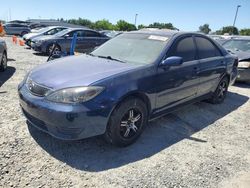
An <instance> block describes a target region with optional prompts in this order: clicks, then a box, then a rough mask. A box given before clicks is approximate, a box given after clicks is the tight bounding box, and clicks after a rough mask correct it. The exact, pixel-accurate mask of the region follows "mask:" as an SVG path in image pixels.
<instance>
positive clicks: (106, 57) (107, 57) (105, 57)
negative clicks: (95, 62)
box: [87, 53, 126, 63]
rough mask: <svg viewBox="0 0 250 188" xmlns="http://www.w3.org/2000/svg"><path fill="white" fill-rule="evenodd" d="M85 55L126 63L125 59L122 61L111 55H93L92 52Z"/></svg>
mask: <svg viewBox="0 0 250 188" xmlns="http://www.w3.org/2000/svg"><path fill="white" fill-rule="evenodd" d="M87 55H90V56H93V57H99V58H104V59H109V60H114V61H119V62H121V63H126V62H125V61H122V60H120V59H116V58H113V57H111V56H102V55H94V54H92V53H88V54H87Z"/></svg>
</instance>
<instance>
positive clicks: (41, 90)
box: [26, 78, 51, 97]
mask: <svg viewBox="0 0 250 188" xmlns="http://www.w3.org/2000/svg"><path fill="white" fill-rule="evenodd" d="M26 86H27V88H28V89H29V91H30V92H31V93H32V94H33V95H36V96H39V97H43V96H45V95H46V93H48V92H49V91H50V90H51V89H50V88H48V87H45V86H42V85H40V84H37V83H36V82H34V81H33V80H32V79H30V78H28V80H27V82H26Z"/></svg>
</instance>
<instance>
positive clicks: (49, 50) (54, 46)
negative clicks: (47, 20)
mask: <svg viewBox="0 0 250 188" xmlns="http://www.w3.org/2000/svg"><path fill="white" fill-rule="evenodd" d="M60 52H61V48H60V46H59V45H58V44H50V45H49V46H48V47H47V50H46V53H47V55H52V53H53V54H57V53H60Z"/></svg>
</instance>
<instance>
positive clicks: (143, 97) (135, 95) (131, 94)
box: [108, 91, 152, 118]
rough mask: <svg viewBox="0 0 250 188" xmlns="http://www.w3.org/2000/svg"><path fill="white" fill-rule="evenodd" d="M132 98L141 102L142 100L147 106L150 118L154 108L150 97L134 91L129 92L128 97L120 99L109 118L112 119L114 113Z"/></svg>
mask: <svg viewBox="0 0 250 188" xmlns="http://www.w3.org/2000/svg"><path fill="white" fill-rule="evenodd" d="M130 98H137V99H139V100H142V101H143V102H144V103H145V104H146V107H147V112H148V116H149V115H150V113H151V109H152V106H151V103H150V99H149V97H148V96H147V95H146V94H145V93H143V92H140V91H133V92H129V93H127V94H126V95H124V96H122V97H120V99H119V100H118V101H117V103H116V104H115V105H114V107H113V109H112V110H111V112H110V114H109V117H108V118H110V116H111V115H112V113H113V111H114V110H115V109H116V108H117V107H118V106H119V105H120V104H121V103H122V102H124V101H125V100H128V99H130Z"/></svg>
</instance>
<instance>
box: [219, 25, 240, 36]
mask: <svg viewBox="0 0 250 188" xmlns="http://www.w3.org/2000/svg"><path fill="white" fill-rule="evenodd" d="M225 33H228V34H229V35H238V34H239V30H238V28H237V27H234V26H225V27H223V28H222V29H221V34H222V35H224V34H225Z"/></svg>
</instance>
